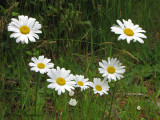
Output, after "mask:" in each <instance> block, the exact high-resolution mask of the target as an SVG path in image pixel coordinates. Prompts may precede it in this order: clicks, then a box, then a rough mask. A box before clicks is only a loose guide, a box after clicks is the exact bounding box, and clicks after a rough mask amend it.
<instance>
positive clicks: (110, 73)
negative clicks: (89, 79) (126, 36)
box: [98, 57, 125, 82]
mask: <svg viewBox="0 0 160 120" xmlns="http://www.w3.org/2000/svg"><path fill="white" fill-rule="evenodd" d="M99 65H100V66H101V67H102V68H98V70H99V72H100V73H101V74H103V75H102V76H103V77H105V78H104V79H105V80H106V79H108V81H109V82H111V80H112V79H113V80H114V81H116V80H117V79H118V80H120V79H121V78H123V75H122V74H123V73H124V72H125V69H124V68H125V66H121V65H122V63H120V62H119V60H117V58H115V59H114V58H111V59H110V57H108V62H107V61H105V60H102V62H99Z"/></svg>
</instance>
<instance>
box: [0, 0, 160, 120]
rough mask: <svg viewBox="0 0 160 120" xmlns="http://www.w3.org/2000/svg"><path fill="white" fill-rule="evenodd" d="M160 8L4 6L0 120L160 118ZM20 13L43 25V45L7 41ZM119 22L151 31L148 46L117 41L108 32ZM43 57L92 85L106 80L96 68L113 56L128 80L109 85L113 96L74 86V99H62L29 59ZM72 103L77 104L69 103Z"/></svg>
mask: <svg viewBox="0 0 160 120" xmlns="http://www.w3.org/2000/svg"><path fill="white" fill-rule="evenodd" d="M159 6H160V1H159V0H26V1H25V0H12V1H10V0H3V1H0V118H1V120H18V119H24V120H61V119H62V120H71V119H72V120H85V119H87V120H108V119H112V120H159V119H160V53H159V51H160V37H159V28H160V14H159V13H160V7H159ZM18 15H27V16H29V17H33V18H36V20H37V21H39V22H40V24H41V25H42V29H41V30H42V34H39V37H40V39H39V40H36V42H29V44H23V45H22V44H21V43H16V42H15V39H14V38H10V34H11V32H8V31H7V27H8V24H9V23H10V22H11V18H16V19H17V16H18ZM122 19H125V20H128V19H131V20H132V22H133V23H134V24H138V25H139V26H140V27H142V28H143V29H144V30H145V31H146V33H145V35H146V36H147V39H144V44H141V43H139V42H133V41H131V43H130V44H128V43H127V41H126V40H121V41H118V40H117V38H118V35H115V34H114V33H113V32H111V26H113V25H114V24H117V23H116V20H122ZM40 55H44V56H45V57H47V58H48V59H51V60H52V62H53V63H54V65H55V66H56V67H57V66H59V67H61V68H65V69H66V70H71V73H72V74H74V75H75V74H79V75H84V76H85V78H89V81H91V82H92V81H93V79H94V78H101V79H103V77H102V75H101V74H100V73H99V71H98V68H99V64H98V63H99V62H101V61H102V60H107V59H108V57H113V58H117V59H118V60H119V61H120V62H121V63H122V65H124V66H126V68H125V69H126V71H125V73H124V78H123V79H121V80H118V81H116V82H114V81H113V82H110V83H109V86H110V90H109V93H108V95H105V94H104V95H103V96H100V95H99V94H94V92H93V90H92V88H89V89H87V90H85V91H83V92H81V91H80V89H79V88H76V89H75V91H74V92H75V94H74V96H73V97H70V96H69V95H68V92H65V93H64V94H61V95H58V94H57V91H55V90H54V89H48V88H47V85H48V82H47V81H46V80H47V79H48V76H47V75H46V74H44V75H42V74H40V73H36V72H33V71H30V66H29V63H30V62H31V57H38V56H40ZM20 74H21V75H20ZM35 90H36V91H35ZM71 98H74V99H76V100H77V101H78V102H77V105H76V106H70V105H69V104H68V102H69V100H70V99H71ZM137 106H140V107H141V109H140V110H137ZM111 108H112V109H111Z"/></svg>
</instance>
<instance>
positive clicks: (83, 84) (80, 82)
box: [74, 75, 91, 91]
mask: <svg viewBox="0 0 160 120" xmlns="http://www.w3.org/2000/svg"><path fill="white" fill-rule="evenodd" d="M74 80H75V81H76V83H77V84H76V85H75V87H80V88H81V91H83V90H85V89H87V88H89V86H90V83H91V82H88V80H89V79H88V78H86V79H84V76H82V75H76V76H75V78H74Z"/></svg>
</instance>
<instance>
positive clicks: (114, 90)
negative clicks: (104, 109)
mask: <svg viewBox="0 0 160 120" xmlns="http://www.w3.org/2000/svg"><path fill="white" fill-rule="evenodd" d="M116 83H117V82H116V81H115V85H114V89H113V95H112V100H111V106H110V110H109V120H110V117H111V111H112V105H113V101H114V95H115V92H116Z"/></svg>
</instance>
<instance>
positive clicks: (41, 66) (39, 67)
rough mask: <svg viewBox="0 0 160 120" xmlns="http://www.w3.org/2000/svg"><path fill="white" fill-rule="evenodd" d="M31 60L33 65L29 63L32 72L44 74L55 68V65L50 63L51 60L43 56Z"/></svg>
mask: <svg viewBox="0 0 160 120" xmlns="http://www.w3.org/2000/svg"><path fill="white" fill-rule="evenodd" d="M31 60H32V61H33V63H32V62H30V63H29V66H31V71H35V72H40V73H41V74H44V73H46V72H48V71H49V70H50V69H51V68H53V67H54V64H53V63H49V62H50V61H51V59H47V58H44V56H43V55H42V56H39V57H38V59H37V58H36V57H32V58H31Z"/></svg>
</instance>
